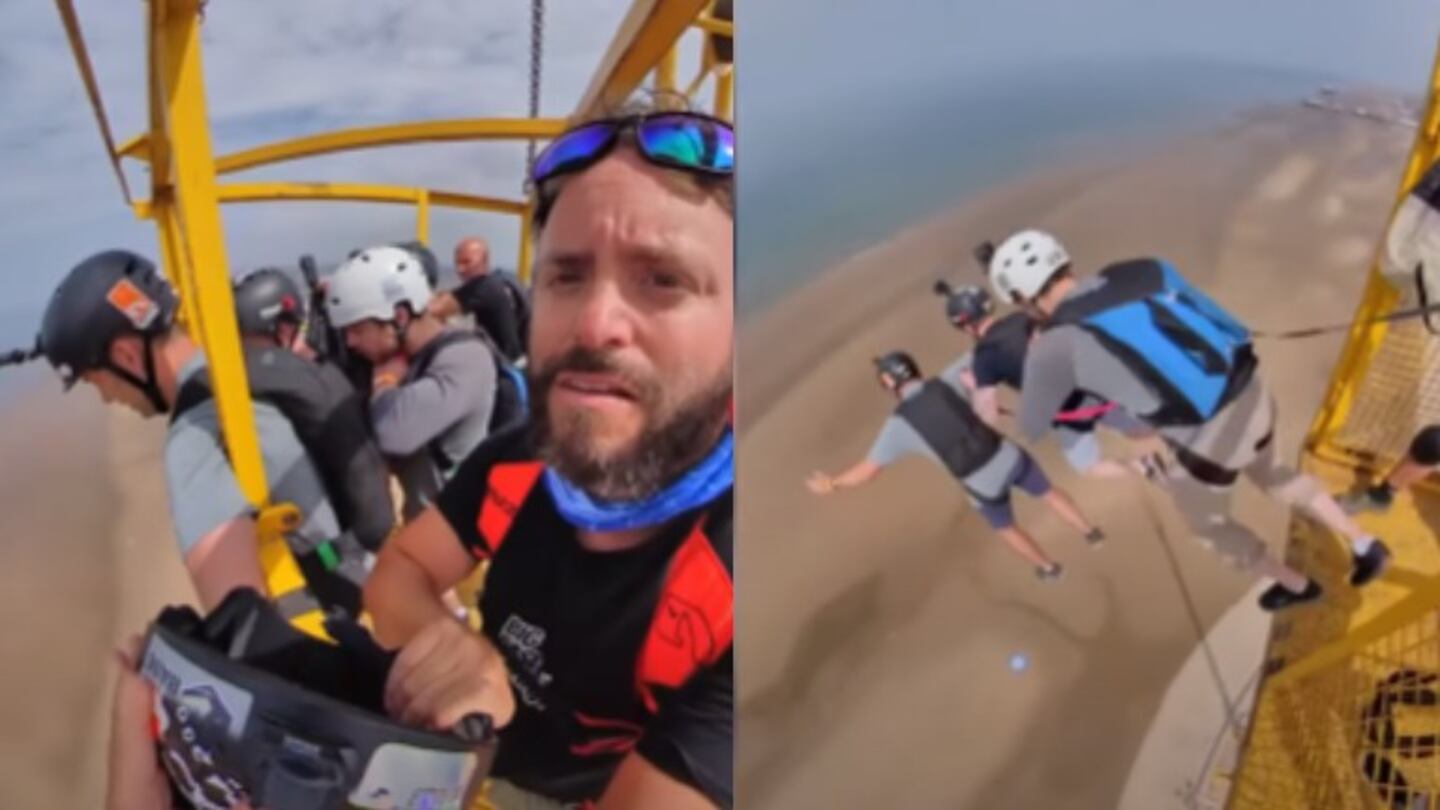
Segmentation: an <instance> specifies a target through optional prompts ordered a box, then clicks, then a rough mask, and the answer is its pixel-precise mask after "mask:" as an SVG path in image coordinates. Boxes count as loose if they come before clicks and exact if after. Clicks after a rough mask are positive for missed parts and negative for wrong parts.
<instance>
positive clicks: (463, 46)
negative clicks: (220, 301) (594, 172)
mask: <svg viewBox="0 0 1440 810" xmlns="http://www.w3.org/2000/svg"><path fill="white" fill-rule="evenodd" d="M77 5H78V6H79V13H80V17H81V22H82V24H83V25H84V28H85V34H86V37H87V40H88V42H89V45H90V48H91V54H92V58H93V60H94V62H95V65H96V69H97V72H98V73H99V76H100V83H101V89H102V91H103V93H104V96H105V99H106V103H107V107H108V112H109V115H110V118H111V121H112V123H113V124H114V126H115V130H116V137H117V139H120V140H123V139H125V138H127V137H129V136H131V135H133V134H136V133H137V132H138V131H139V128H140V126H141V124H142V123H143V120H144V118H143V116H144V114H145V106H144V104H145V102H144V94H143V64H144V53H145V51H144V30H143V27H142V25H141V22H142V16H141V15H142V10H143V6H142V5H141V4H138V3H136V2H133V1H132V2H121V1H120V0H80V2H78V3H77ZM629 5H630V3H629V0H548V2H547V15H546V22H547V26H546V33H545V37H546V64H545V82H544V88H543V96H542V98H543V103H542V109H541V113H542V115H557V116H559V115H565V114H567V113H568V112H569V111H570V110H571V109H572V108H573V106H574V104H575V102H576V101H577V100H578V98H579V96H580V93H581V92H582V91H583V90H584V88H585V86H586V85H587V84H588V81H589V79H590V76H591V74H592V73H593V71H594V69H595V68H596V66H597V64H598V62H599V60H600V58H601V56H602V55H603V52H604V49H605V48H606V46H607V45H608V44H609V42H610V40H611V38H612V37H613V36H614V34H615V31H616V29H617V27H618V25H619V22H620V19H621V17H622V15H623V14H624V12H625V10H626V9H627V8H628V7H629ZM529 13H530V3H529V2H528V0H503V1H502V0H485V2H472V0H415V2H411V0H365V2H360V3H356V2H348V1H347V0H305V1H304V2H293V0H211V2H210V3H209V5H208V7H207V20H206V22H205V24H204V29H203V32H204V33H203V37H204V44H205V48H206V50H205V54H204V58H205V68H206V78H207V82H208V88H207V90H208V102H209V107H210V114H211V120H212V122H213V123H214V130H213V137H214V142H215V149H216V151H217V152H220V153H224V152H228V151H232V150H235V149H237V148H242V147H247V146H252V145H256V144H259V143H263V142H267V141H271V140H276V139H280V138H286V137H294V136H298V135H303V134H308V133H311V132H315V131H319V130H327V129H333V128H339V127H348V126H363V125H370V124H383V123H393V122H399V121H406V120H414V119H423V118H460V117H484V116H517V115H524V114H525V111H526V106H525V105H526V98H527V96H526V90H527V79H528V64H529V62H528V60H529V36H530V25H529ZM0 30H4V31H5V32H6V46H5V48H4V49H3V50H0V110H4V111H5V115H4V116H0V146H3V147H4V148H3V149H0V177H3V178H4V180H3V182H0V246H3V248H4V250H5V252H6V257H7V261H6V262H5V265H6V267H5V269H4V273H5V278H6V280H7V281H9V282H10V285H9V286H8V287H7V290H8V293H9V294H8V295H7V297H6V300H5V301H3V302H0V315H3V314H5V313H8V312H12V311H13V310H14V309H15V308H16V307H19V308H21V309H24V308H34V307H36V306H38V305H40V304H43V301H44V300H45V297H46V296H47V295H48V292H49V290H50V288H51V286H52V285H53V282H54V280H55V279H56V278H57V277H58V276H59V275H60V274H61V273H63V272H64V271H65V270H66V269H68V267H69V266H70V265H71V264H73V263H74V262H75V261H76V260H78V259H80V258H83V257H84V256H86V255H88V254H89V253H91V252H93V251H95V250H99V249H102V248H106V247H115V246H126V247H132V248H136V249H140V250H142V251H143V252H146V253H148V254H151V255H153V254H154V253H155V236H154V226H153V225H152V224H151V223H149V222H139V221H137V220H135V218H134V217H133V216H131V215H130V214H129V212H128V211H127V210H126V209H125V208H124V206H123V204H122V202H121V197H120V192H119V190H118V188H117V185H116V182H115V178H114V177H113V175H112V174H111V171H110V167H109V165H108V163H107V162H106V161H105V160H104V159H103V157H102V147H101V141H100V137H99V135H98V133H97V131H96V127H95V124H94V121H93V118H92V116H91V112H90V109H89V106H88V105H87V104H86V102H85V97H84V93H83V88H82V85H81V82H80V79H79V77H78V74H77V71H76V69H75V65H74V63H73V61H72V60H71V58H70V54H69V51H68V49H67V48H66V46H65V39H64V33H63V29H62V28H61V25H60V20H59V15H58V13H57V12H56V10H55V8H54V5H53V4H51V3H46V2H4V3H0ZM697 39H698V37H697V35H694V34H692V35H689V40H687V49H688V50H689V51H690V52H691V53H692V54H693V52H694V51H695V50H697V49H696V48H695V47H694V41H695V40H697ZM681 64H682V65H684V66H685V67H686V68H687V69H688V68H689V67H692V66H693V64H694V62H693V56H692V59H691V60H682V63H681ZM687 78H688V77H687ZM523 156H524V147H523V146H521V145H510V144H504V145H502V144H480V145H455V144H449V145H440V146H423V147H407V148H405V149H401V150H379V151H376V150H371V151H366V152H354V153H349V154H342V155H337V156H331V157H326V158H320V159H313V160H309V161H303V162H297V163H290V164H283V165H280V166H275V167H270V168H268V169H264V170H258V171H253V172H249V173H243V174H237V175H232V176H229V177H227V178H226V179H233V180H254V179H287V180H330V181H349V182H376V183H396V184H405V185H429V186H433V187H437V188H444V189H453V190H458V191H469V192H473V193H480V194H491V195H498V196H505V197H512V198H514V197H518V196H519V194H520V187H521V179H522V176H521V175H522V172H523ZM129 177H130V180H131V188H132V189H133V190H134V191H135V193H136V196H137V197H141V198H143V197H144V196H145V195H146V193H147V190H148V182H147V180H146V178H145V176H144V174H143V172H142V171H141V170H140V169H139V168H138V167H136V168H132V170H131V171H130V173H129ZM413 222H414V215H413V209H410V208H408V207H402V206H371V205H358V204H319V203H285V204H267V205H244V206H227V207H226V208H225V229H226V241H227V243H228V246H229V248H230V259H231V270H232V272H241V271H243V270H245V269H247V268H252V267H254V266H257V265H258V264H261V263H279V264H284V265H286V266H289V267H293V266H294V262H295V260H296V258H297V257H298V256H299V255H300V254H301V253H303V252H313V253H315V254H316V255H317V257H319V258H320V259H321V260H322V263H323V262H324V261H326V260H333V259H338V258H341V257H342V256H343V254H344V253H345V251H347V250H348V249H350V248H352V247H360V246H363V245H365V244H368V243H373V242H382V241H390V240H396V239H406V238H410V236H411V235H412V232H413V230H412V229H413ZM469 232H478V233H480V234H482V235H485V236H488V237H491V239H492V241H493V243H494V245H495V256H496V260H497V261H498V262H501V263H503V264H507V265H508V264H512V263H513V260H514V256H515V250H516V247H517V244H518V242H517V237H518V227H517V225H516V222H515V220H514V218H512V217H502V216H487V215H478V216H477V215H473V214H469V213H457V214H447V213H443V212H440V211H435V212H434V213H433V214H432V219H431V235H432V243H433V244H434V245H435V247H436V248H437V249H438V250H439V251H441V252H442V253H444V254H447V255H448V253H449V250H450V246H451V245H452V244H453V242H454V240H455V239H456V238H458V237H459V236H461V235H464V234H466V233H469Z"/></svg>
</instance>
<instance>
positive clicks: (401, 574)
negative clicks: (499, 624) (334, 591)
mask: <svg viewBox="0 0 1440 810" xmlns="http://www.w3.org/2000/svg"><path fill="white" fill-rule="evenodd" d="M441 590H442V589H441V588H439V587H437V586H436V584H435V583H434V582H433V581H432V580H431V579H430V576H429V575H428V574H427V573H426V572H425V569H424V568H422V567H421V566H420V564H419V563H417V562H415V561H414V560H412V559H411V558H410V557H409V555H407V554H406V553H405V552H404V551H403V550H401V549H399V548H396V547H393V546H387V547H386V548H384V549H382V550H381V552H380V558H379V560H377V561H376V564H375V569H374V570H373V571H371V572H370V578H369V579H368V580H367V581H366V583H365V611H366V612H367V613H369V614H370V616H371V618H372V619H373V621H374V624H375V637H376V638H377V639H378V640H379V641H380V643H381V644H382V645H384V646H386V647H390V648H392V649H394V648H398V647H400V646H402V645H403V644H405V642H407V641H409V640H410V639H411V638H413V637H414V636H415V634H417V633H419V632H420V631H421V630H422V629H423V628H424V627H425V626H427V625H428V624H430V623H431V622H433V621H435V620H436V619H438V618H443V617H446V616H450V615H451V614H450V611H449V610H447V609H446V607H445V602H444V600H443V599H442V598H441V596H440V592H441Z"/></svg>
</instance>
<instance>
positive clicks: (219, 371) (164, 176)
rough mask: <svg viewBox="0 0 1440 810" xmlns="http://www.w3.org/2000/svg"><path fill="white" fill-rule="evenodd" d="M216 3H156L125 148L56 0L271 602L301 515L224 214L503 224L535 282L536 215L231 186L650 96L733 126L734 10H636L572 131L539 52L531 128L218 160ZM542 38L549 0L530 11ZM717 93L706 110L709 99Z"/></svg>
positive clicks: (397, 197)
mask: <svg viewBox="0 0 1440 810" xmlns="http://www.w3.org/2000/svg"><path fill="white" fill-rule="evenodd" d="M206 1H207V0H147V2H146V3H145V4H144V6H143V8H144V12H143V13H144V14H145V20H146V63H145V65H146V69H145V77H146V89H147V93H146V95H147V97H148V111H147V112H148V116H147V119H146V120H147V121H148V126H147V128H146V130H145V131H144V132H142V133H140V134H138V135H136V136H134V137H132V138H130V139H129V140H125V141H122V142H117V141H116V139H115V137H114V134H113V133H112V131H111V127H110V123H109V119H108V117H107V115H106V111H105V106H104V103H103V100H102V98H101V93H100V89H99V85H98V83H97V81H96V78H95V71H94V68H93V66H92V64H91V60H90V57H89V53H88V51H87V49H86V44H85V39H84V36H83V35H82V30H81V24H80V19H79V15H78V14H77V13H76V11H75V8H74V2H73V0H56V2H55V5H56V7H57V9H58V11H59V14H60V19H61V22H62V24H63V25H64V28H65V32H66V35H67V37H68V39H69V42H70V47H71V51H72V53H73V55H74V58H75V63H76V66H77V67H78V69H79V72H80V77H81V79H82V81H83V82H84V85H85V91H86V94H87V96H88V98H89V101H90V104H91V106H92V108H93V110H94V113H95V120H96V123H97V124H98V126H99V130H100V134H101V138H102V139H103V141H104V146H105V150H106V154H107V157H108V158H109V160H110V162H111V164H112V165H113V166H114V169H115V175H116V177H117V179H118V181H119V185H120V192H121V195H122V197H123V199H124V202H125V204H126V205H127V206H129V207H130V209H131V210H132V211H133V212H134V214H135V216H137V217H139V218H140V219H144V220H150V221H152V222H154V223H155V228H156V232H157V237H158V242H159V250H158V254H159V257H160V264H161V266H162V268H163V270H164V272H165V275H166V277H167V278H168V279H169V280H170V282H171V283H172V284H173V285H174V286H175V288H176V291H177V292H178V293H179V297H180V301H181V317H180V320H181V323H182V325H183V327H184V328H185V329H186V330H187V332H188V333H189V334H190V336H191V337H192V338H194V339H195V341H196V342H197V343H198V344H199V345H200V346H201V348H202V349H203V351H204V353H205V357H206V361H207V362H208V364H209V369H210V375H211V380H212V381H213V385H214V393H215V400H216V406H217V409H218V411H219V417H220V425H221V430H222V433H223V436H224V441H225V446H226V451H227V453H228V456H229V458H230V461H231V463H232V465H233V467H234V471H235V478H236V480H237V482H238V483H239V486H240V490H241V492H242V493H243V494H244V495H245V497H246V499H247V500H248V501H249V503H250V504H251V505H252V506H253V507H254V509H255V513H256V515H257V524H258V526H259V529H260V549H259V553H260V559H261V566H262V570H263V571H264V572H265V575H266V584H267V587H268V589H269V591H270V595H271V596H272V597H274V598H278V597H281V596H283V595H285V594H286V593H289V592H292V591H294V590H296V589H298V588H301V587H303V579H302V578H301V575H300V571H299V568H298V567H297V565H296V564H295V561H294V558H293V557H292V556H291V555H290V552H289V549H288V548H287V546H286V544H285V541H284V532H285V530H286V529H287V528H289V527H293V526H294V525H296V524H297V522H298V520H299V512H298V511H297V510H296V508H295V506H294V505H293V504H285V503H271V502H270V501H269V498H268V497H267V490H268V487H267V485H266V481H265V472H264V468H263V467H262V465H261V459H260V451H259V447H258V444H257V442H256V436H255V426H254V420H253V417H252V412H251V406H250V394H249V388H248V386H247V382H246V377H245V367H244V364H243V362H242V359H241V351H240V339H239V333H238V330H237V326H236V320H235V310H234V301H233V299H232V296H231V273H230V264H229V262H228V261H227V259H226V255H225V250H224V245H225V236H224V227H223V223H222V220H221V216H220V210H221V208H220V207H221V205H223V204H227V203H231V204H233V203H253V202H272V201H286V200H329V201H341V200H345V201H355V202H368V203H384V204H392V205H393V204H401V205H409V206H412V207H413V208H414V209H415V236H416V238H417V239H419V240H421V241H422V242H423V241H425V240H426V237H427V236H428V230H429V215H430V211H431V209H432V208H433V207H436V206H442V207H449V208H458V209H469V210H474V211H489V212H499V213H502V214H508V215H512V216H514V217H516V218H517V220H518V221H519V228H520V256H519V258H518V262H517V267H518V270H519V273H520V276H521V278H522V279H528V275H529V264H530V261H529V251H530V233H529V217H528V213H529V211H530V207H531V205H532V203H533V200H532V199H530V198H529V196H528V191H523V190H517V192H518V193H517V195H516V197H514V198H509V199H504V198H496V197H487V196H481V195H477V194H472V193H467V192H465V191H463V190H458V189H437V188H414V187H405V186H394V185H376V184H373V183H365V182H354V183H335V182H248V183H236V182H226V181H225V180H224V177H225V176H226V175H228V174H231V173H233V172H237V171H241V170H244V169H252V168H255V167H258V166H266V165H272V164H279V163H288V162H291V161H297V160H301V159H304V158H309V157H314V156H318V155H326V154H333V153H336V152H344V151H350V150H359V149H377V148H382V147H392V146H400V145H409V144H422V143H436V142H456V141H470V142H476V141H511V142H529V143H530V144H532V150H533V144H534V143H535V142H537V141H543V140H546V139H549V138H552V137H554V136H555V135H557V134H559V133H560V132H561V131H562V130H563V129H564V127H565V126H566V124H567V121H568V120H572V119H573V118H576V117H582V116H586V115H588V114H592V113H594V112H596V111H599V110H603V109H605V108H606V107H608V106H611V105H615V104H618V103H620V102H623V101H624V100H625V98H626V97H628V96H629V95H630V94H631V93H633V92H634V91H636V90H637V89H639V88H641V87H642V86H647V85H648V86H649V87H651V88H653V89H657V90H671V91H676V92H682V93H684V94H685V95H687V96H688V97H689V98H690V99H691V102H692V104H693V105H694V106H695V107H697V108H701V109H706V110H707V111H709V112H711V113H712V114H714V115H717V116H719V117H721V118H726V119H729V118H731V117H733V116H732V109H733V87H734V65H733V48H734V45H733V41H734V22H733V20H734V15H733V0H634V2H633V3H632V5H631V6H630V8H629V10H628V12H627V13H626V14H625V16H624V17H623V19H622V21H621V23H620V25H619V28H618V30H617V31H616V33H615V35H614V38H613V40H612V42H611V44H610V46H609V48H608V50H607V51H606V52H605V54H604V56H603V58H602V59H601V61H600V63H599V65H598V66H597V68H596V70H595V73H594V74H593V77H592V79H591V81H590V84H589V86H588V88H587V89H586V90H585V92H584V94H583V96H582V97H581V98H580V99H579V101H578V103H577V104H576V105H575V107H574V112H573V114H572V116H571V118H570V119H566V118H540V117H537V115H536V110H537V104H536V88H537V85H538V61H537V59H538V57H537V53H538V48H537V47H535V45H536V42H535V40H532V71H531V72H532V87H531V90H532V94H531V95H532V98H531V114H530V116H529V117H525V118H475V119H459V120H442V121H415V122H406V123H396V124H390V125H385V126H371V127H360V128H354V129H345V130H340V131H333V132H323V133H312V134H308V135H304V136H301V137H297V138H293V139H288V140H282V141H277V142H274V143H264V144H258V145H255V146H253V147H250V148H248V149H243V150H241V151H238V152H234V153H231V154H224V155H217V154H215V153H214V150H213V149H212V146H211V130H210V119H209V116H208V113H207V102H206V96H205V81H204V70H203V63H202V47H201V36H200V32H201V26H202V22H203V12H204V6H205V5H206ZM531 2H532V6H531V10H532V21H533V22H534V25H535V28H536V31H535V35H536V38H537V39H538V33H539V26H540V24H541V21H542V19H543V17H542V11H543V5H542V4H541V0H531ZM691 32H698V35H699V36H700V37H701V38H702V39H703V42H702V44H701V50H700V64H699V66H698V68H697V70H696V72H695V75H694V78H693V79H692V80H691V81H690V82H689V83H688V84H687V85H685V86H681V85H679V84H678V75H677V74H678V71H679V55H680V45H681V39H682V37H684V36H685V35H686V34H687V33H691ZM707 82H708V86H709V87H711V88H712V92H711V93H709V94H708V96H709V98H708V103H706V102H707V99H702V98H701V97H700V91H701V90H702V89H704V88H706V87H707ZM126 160H131V161H138V162H140V163H143V164H145V165H147V166H148V167H149V179H150V188H149V193H148V196H145V197H140V198H137V197H135V196H134V195H133V194H132V191H131V188H130V184H129V182H128V181H127V180H126V175H125V171H124V168H123V161H126ZM322 619H323V617H322V616H321V614H320V613H319V612H318V611H316V612H312V613H310V614H306V615H304V616H300V617H297V618H296V620H295V624H296V625H297V626H298V627H300V628H301V629H304V630H306V631H307V632H310V633H312V634H315V635H317V636H320V637H323V636H324V631H323V627H322V624H321V622H322Z"/></svg>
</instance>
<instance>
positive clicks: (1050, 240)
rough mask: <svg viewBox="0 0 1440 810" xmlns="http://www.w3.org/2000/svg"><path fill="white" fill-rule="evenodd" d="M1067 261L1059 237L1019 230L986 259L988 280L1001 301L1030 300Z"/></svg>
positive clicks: (1067, 257) (1068, 260)
mask: <svg viewBox="0 0 1440 810" xmlns="http://www.w3.org/2000/svg"><path fill="white" fill-rule="evenodd" d="M1068 264H1070V254H1069V253H1066V252H1065V246H1064V245H1062V244H1060V240H1058V239H1056V238H1055V237H1053V236H1051V235H1050V234H1048V233H1045V232H1044V231H1034V230H1028V231H1021V232H1019V233H1017V234H1015V235H1014V236H1011V237H1010V238H1009V239H1006V240H1005V242H1004V243H1003V244H1001V245H1000V247H999V248H998V249H997V250H996V251H995V255H994V256H992V257H991V258H990V283H991V284H993V285H995V292H996V293H997V294H998V295H999V296H1000V298H1001V300H1004V301H1011V302H1015V303H1020V302H1023V301H1030V300H1032V299H1034V298H1035V296H1037V295H1039V294H1040V290H1041V289H1042V288H1044V286H1045V282H1047V281H1049V280H1050V277H1051V276H1053V275H1055V273H1056V271H1058V270H1060V269H1061V268H1063V267H1065V266H1066V265H1068Z"/></svg>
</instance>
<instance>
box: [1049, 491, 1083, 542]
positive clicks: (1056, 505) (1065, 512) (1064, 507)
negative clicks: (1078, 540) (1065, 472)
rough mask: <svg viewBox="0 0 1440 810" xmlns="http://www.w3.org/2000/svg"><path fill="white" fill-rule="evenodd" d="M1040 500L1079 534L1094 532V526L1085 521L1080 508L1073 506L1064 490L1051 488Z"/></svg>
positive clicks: (1073, 502) (1071, 500)
mask: <svg viewBox="0 0 1440 810" xmlns="http://www.w3.org/2000/svg"><path fill="white" fill-rule="evenodd" d="M1041 499H1042V500H1044V501H1045V505H1046V506H1048V507H1050V509H1051V510H1053V511H1054V512H1055V514H1057V515H1059V516H1060V519H1061V520H1063V521H1065V522H1066V523H1068V524H1070V525H1071V526H1072V527H1074V528H1075V529H1077V530H1078V531H1079V532H1080V533H1081V534H1089V533H1090V532H1092V531H1094V529H1095V524H1093V523H1091V522H1090V521H1089V520H1088V519H1086V517H1085V515H1084V514H1083V513H1082V512H1081V511H1080V507H1078V506H1076V505H1075V501H1074V499H1072V498H1071V497H1070V496H1069V495H1067V494H1066V493H1065V491H1064V490H1062V489H1059V488H1058V487H1051V488H1050V491H1049V492H1047V493H1045V494H1044V495H1042V496H1041Z"/></svg>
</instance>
